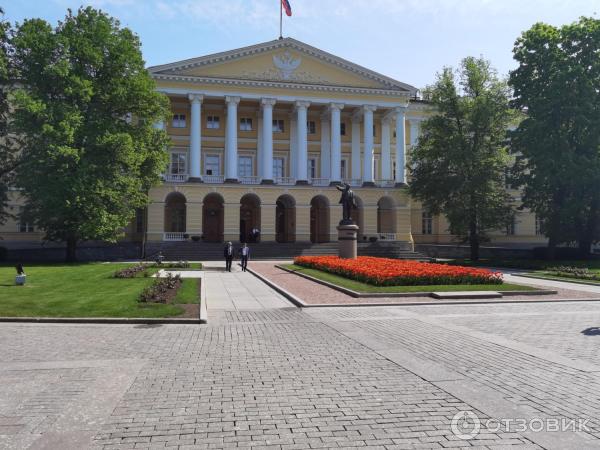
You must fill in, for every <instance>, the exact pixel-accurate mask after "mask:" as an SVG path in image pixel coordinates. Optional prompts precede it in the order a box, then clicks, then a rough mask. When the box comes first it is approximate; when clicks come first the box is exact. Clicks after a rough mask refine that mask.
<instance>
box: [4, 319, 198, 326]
mask: <svg viewBox="0 0 600 450" xmlns="http://www.w3.org/2000/svg"><path fill="white" fill-rule="evenodd" d="M0 322H12V323H100V324H102V323H104V324H180V325H189V324H195V325H197V324H200V323H206V322H203V321H202V319H167V318H165V319H152V318H148V319H146V318H143V317H133V318H126V317H123V318H120V317H106V318H102V317H0Z"/></svg>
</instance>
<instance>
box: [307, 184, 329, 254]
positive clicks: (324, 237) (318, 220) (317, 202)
mask: <svg viewBox="0 0 600 450" xmlns="http://www.w3.org/2000/svg"><path fill="white" fill-rule="evenodd" d="M310 240H311V242H314V243H321V242H329V201H328V200H327V198H326V197H323V196H321V195H318V196H316V197H314V198H313V199H312V200H311V202H310Z"/></svg>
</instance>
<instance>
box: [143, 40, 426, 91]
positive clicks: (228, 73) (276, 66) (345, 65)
mask: <svg viewBox="0 0 600 450" xmlns="http://www.w3.org/2000/svg"><path fill="white" fill-rule="evenodd" d="M149 71H150V72H151V73H152V74H153V75H155V76H161V75H162V76H175V77H177V76H180V77H185V78H190V77H191V78H198V79H204V78H207V79H226V80H241V81H243V80H252V81H257V82H261V81H268V82H281V83H297V84H303V85H319V86H340V87H342V86H343V87H350V88H362V89H381V90H386V91H389V90H392V91H398V92H399V93H406V94H414V93H415V92H416V88H415V87H413V86H410V85H408V84H405V83H402V82H400V81H396V80H393V79H391V78H388V77H386V76H384V75H381V74H378V73H376V72H373V71H371V70H369V69H366V68H364V67H361V66H359V65H356V64H354V63H351V62H349V61H346V60H344V59H342V58H339V57H337V56H334V55H332V54H329V53H326V52H323V51H322V50H319V49H317V48H315V47H311V46H309V45H307V44H304V43H303V42H300V41H297V40H295V39H292V38H285V39H278V40H275V41H270V42H265V43H263V44H258V45H254V46H250V47H244V48H241V49H237V50H232V51H229V52H223V53H217V54H214V55H208V56H204V57H199V58H193V59H189V60H185V61H180V62H175V63H172V64H165V65H162V66H154V67H150V68H149Z"/></svg>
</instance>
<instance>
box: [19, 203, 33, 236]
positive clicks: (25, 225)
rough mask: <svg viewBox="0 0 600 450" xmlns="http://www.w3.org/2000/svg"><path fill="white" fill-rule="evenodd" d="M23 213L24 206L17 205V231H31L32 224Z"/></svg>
mask: <svg viewBox="0 0 600 450" xmlns="http://www.w3.org/2000/svg"><path fill="white" fill-rule="evenodd" d="M24 213H25V208H23V207H22V206H20V207H19V233H33V232H34V231H35V230H34V228H33V224H32V223H31V222H29V221H28V220H27V219H26V218H25V217H23V214H24Z"/></svg>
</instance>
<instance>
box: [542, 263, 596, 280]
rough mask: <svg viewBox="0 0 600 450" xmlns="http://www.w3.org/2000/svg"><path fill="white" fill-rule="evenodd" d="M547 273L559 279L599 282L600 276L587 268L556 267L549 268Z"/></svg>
mask: <svg viewBox="0 0 600 450" xmlns="http://www.w3.org/2000/svg"><path fill="white" fill-rule="evenodd" d="M548 273H549V274H551V275H556V276H559V277H568V278H577V279H580V280H593V281H600V275H598V274H597V273H594V272H591V271H590V269H588V268H587V267H571V266H558V267H550V268H549V269H548Z"/></svg>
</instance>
